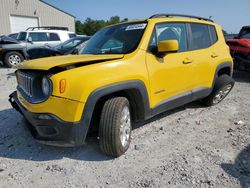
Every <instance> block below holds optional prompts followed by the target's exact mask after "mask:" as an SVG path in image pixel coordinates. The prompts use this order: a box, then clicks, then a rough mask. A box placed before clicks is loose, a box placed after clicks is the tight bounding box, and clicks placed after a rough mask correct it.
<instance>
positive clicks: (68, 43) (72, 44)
mask: <svg viewBox="0 0 250 188" xmlns="http://www.w3.org/2000/svg"><path fill="white" fill-rule="evenodd" d="M81 42H82V40H81V39H69V40H67V41H65V42H63V43H62V44H59V45H57V46H56V47H55V48H56V49H58V50H70V49H72V48H74V47H76V46H78V45H79V44H80V43H81Z"/></svg>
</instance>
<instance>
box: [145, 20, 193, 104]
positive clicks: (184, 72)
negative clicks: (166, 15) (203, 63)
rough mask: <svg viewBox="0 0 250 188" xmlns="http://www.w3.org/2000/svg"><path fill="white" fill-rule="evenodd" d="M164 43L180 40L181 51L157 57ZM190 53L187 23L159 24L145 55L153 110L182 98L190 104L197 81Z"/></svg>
mask: <svg viewBox="0 0 250 188" xmlns="http://www.w3.org/2000/svg"><path fill="white" fill-rule="evenodd" d="M162 40H177V41H178V44H179V51H178V52H173V53H168V54H165V55H164V56H163V57H159V56H157V52H156V51H157V45H158V43H159V41H162ZM187 49H188V46H187V32H186V24H185V23H169V22H168V23H160V24H156V26H155V29H154V33H153V35H152V38H151V41H150V44H149V49H148V52H147V55H146V62H147V67H148V72H149V80H150V87H151V97H152V98H151V100H152V106H153V107H156V106H158V105H160V104H163V103H165V102H166V101H169V100H171V99H177V98H178V97H180V98H181V97H182V96H187V97H190V100H191V90H192V88H193V87H194V85H193V83H194V80H193V71H192V58H191V57H190V56H189V54H190V53H189V52H187Z"/></svg>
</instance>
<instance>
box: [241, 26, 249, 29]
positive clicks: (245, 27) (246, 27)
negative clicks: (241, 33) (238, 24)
mask: <svg viewBox="0 0 250 188" xmlns="http://www.w3.org/2000/svg"><path fill="white" fill-rule="evenodd" d="M242 29H250V25H246V26H243V27H242Z"/></svg>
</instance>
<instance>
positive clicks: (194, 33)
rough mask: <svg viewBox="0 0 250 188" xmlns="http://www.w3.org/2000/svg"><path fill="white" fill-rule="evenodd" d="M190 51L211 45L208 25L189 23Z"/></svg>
mask: <svg viewBox="0 0 250 188" xmlns="http://www.w3.org/2000/svg"><path fill="white" fill-rule="evenodd" d="M190 28H191V38H190V42H191V44H190V48H191V50H197V49H203V48H207V47H209V46H210V45H211V41H210V34H209V30H208V25H205V24H197V23H191V24H190Z"/></svg>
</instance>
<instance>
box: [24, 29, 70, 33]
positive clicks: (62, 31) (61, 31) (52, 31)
mask: <svg viewBox="0 0 250 188" xmlns="http://www.w3.org/2000/svg"><path fill="white" fill-rule="evenodd" d="M20 32H26V33H44V32H48V33H74V32H71V31H64V30H34V31H20Z"/></svg>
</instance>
